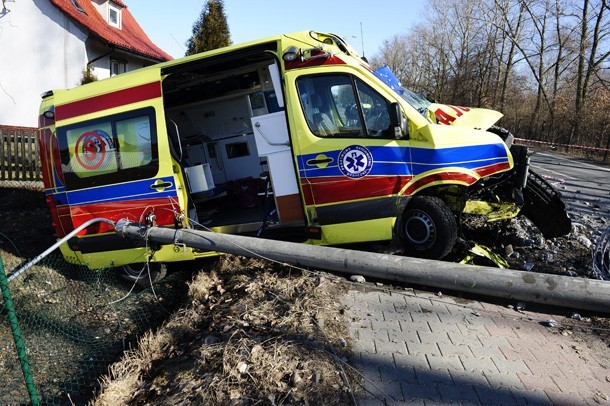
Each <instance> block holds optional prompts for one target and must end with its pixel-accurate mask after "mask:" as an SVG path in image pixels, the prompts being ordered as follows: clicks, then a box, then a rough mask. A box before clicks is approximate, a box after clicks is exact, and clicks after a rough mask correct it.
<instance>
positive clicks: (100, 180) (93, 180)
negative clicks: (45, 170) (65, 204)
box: [58, 108, 158, 189]
mask: <svg viewBox="0 0 610 406" xmlns="http://www.w3.org/2000/svg"><path fill="white" fill-rule="evenodd" d="M58 134H59V142H60V149H61V156H62V168H63V172H64V175H65V181H66V186H67V187H68V188H69V189H81V188H85V187H91V186H99V185H105V184H110V183H118V182H125V181H130V180H136V179H144V178H148V177H152V176H154V175H155V174H156V173H157V169H158V159H157V137H156V126H155V121H154V109H152V108H149V109H143V110H136V111H133V112H129V113H122V114H118V115H113V116H108V117H104V118H102V119H96V120H91V121H87V122H83V123H78V124H74V125H71V126H68V127H63V128H61V129H58Z"/></svg>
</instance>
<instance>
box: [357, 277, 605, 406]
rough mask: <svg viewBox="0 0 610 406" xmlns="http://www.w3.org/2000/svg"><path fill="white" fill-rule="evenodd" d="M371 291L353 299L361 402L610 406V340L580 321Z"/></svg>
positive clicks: (423, 295) (477, 303) (428, 295)
mask: <svg viewBox="0 0 610 406" xmlns="http://www.w3.org/2000/svg"><path fill="white" fill-rule="evenodd" d="M365 286H366V285H360V286H358V287H357V288H354V289H350V291H349V293H348V295H347V296H346V299H345V305H346V306H347V308H348V311H347V314H348V316H349V317H350V320H351V325H350V336H351V339H352V349H353V353H354V358H355V360H354V361H355V364H356V366H357V367H358V368H359V369H360V371H361V372H362V373H363V376H364V378H365V393H364V395H363V396H361V397H360V399H359V404H360V405H383V404H388V405H402V404H409V405H410V404H426V405H428V404H439V403H440V404H448V403H451V404H468V405H470V404H473V405H501V404H506V405H514V404H518V405H530V404H536V405H538V404H540V405H600V404H602V405H603V404H608V405H610V348H609V346H608V344H610V343H608V342H604V341H603V340H602V339H601V338H599V336H598V335H595V334H594V333H592V332H591V331H590V330H587V329H584V330H583V329H566V328H563V327H565V326H567V325H568V324H570V325H574V324H575V323H578V322H576V321H574V320H572V319H567V318H564V317H563V316H559V315H549V314H546V313H534V312H530V311H527V310H525V311H517V310H514V309H510V308H508V307H506V306H499V305H495V304H489V303H484V302H480V301H465V300H463V299H459V298H454V297H451V296H447V295H442V296H438V295H434V294H432V293H430V292H419V291H417V292H414V291H412V290H406V291H404V292H403V291H384V290H381V289H376V288H367V287H365ZM550 319H552V320H555V321H556V322H557V325H556V326H550V325H549V323H548V322H547V321H548V320H550ZM582 325H583V326H589V324H587V323H583V324H582Z"/></svg>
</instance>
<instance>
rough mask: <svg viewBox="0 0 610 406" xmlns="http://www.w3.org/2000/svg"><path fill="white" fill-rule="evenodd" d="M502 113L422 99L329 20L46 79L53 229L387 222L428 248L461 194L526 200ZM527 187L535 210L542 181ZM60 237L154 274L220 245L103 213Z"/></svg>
mask: <svg viewBox="0 0 610 406" xmlns="http://www.w3.org/2000/svg"><path fill="white" fill-rule="evenodd" d="M501 116H502V114H501V113H498V112H496V111H492V110H486V109H477V108H467V107H460V106H449V105H440V104H435V103H432V102H430V101H429V100H427V99H425V98H424V97H422V96H420V95H418V94H416V93H413V92H411V91H409V90H408V89H404V88H402V87H401V86H400V83H398V80H397V79H396V78H395V77H394V76H393V75H392V73H391V72H390V71H389V69H387V68H382V69H379V70H377V71H374V70H373V69H372V68H371V66H369V64H368V63H367V62H366V60H365V59H364V58H362V57H360V56H359V55H358V54H357V52H355V51H354V49H352V48H351V47H350V46H349V45H348V44H346V43H345V42H344V41H343V40H342V39H341V38H340V37H338V36H337V35H334V34H326V33H320V32H314V31H309V32H298V33H293V34H286V35H280V36H276V37H271V38H266V39H262V40H258V41H253V42H249V43H245V44H240V45H234V46H230V47H226V48H222V49H217V50H213V51H209V52H205V53H201V54H198V55H194V56H189V57H185V58H182V59H178V60H173V61H169V62H165V63H161V64H157V65H154V66H150V67H146V68H143V69H140V70H137V71H133V72H130V73H126V74H122V75H119V76H115V77H112V78H109V79H106V80H101V81H98V82H94V83H90V84H87V85H84V86H80V87H77V88H73V89H65V90H52V91H49V92H47V93H45V94H44V95H43V100H42V104H41V108H40V119H39V121H40V132H39V142H40V151H41V162H42V169H43V174H44V183H45V190H46V196H47V203H48V205H49V207H50V209H51V212H52V217H53V224H54V227H55V229H56V232H57V235H58V237H63V236H65V235H66V234H68V233H69V232H70V231H72V230H74V229H75V228H76V227H78V226H79V225H81V224H83V223H85V222H87V221H89V220H91V219H93V218H106V219H109V220H112V221H118V220H120V219H129V220H131V221H136V222H140V223H142V224H147V225H157V226H162V227H180V228H194V229H203V230H211V231H213V232H218V233H233V234H243V235H254V236H259V237H261V238H271V239H288V240H291V241H301V242H304V243H309V244H320V245H344V244H351V243H360V242H368V241H390V240H392V239H393V238H395V237H396V238H397V239H399V240H400V241H401V242H402V244H403V246H404V250H405V253H406V254H407V255H412V256H419V257H425V258H434V259H439V258H442V257H444V256H445V255H447V254H448V253H449V252H450V250H451V249H452V247H453V246H454V244H455V241H456V238H457V236H458V225H459V219H460V213H461V212H462V211H463V210H464V207H465V204H466V202H467V201H468V200H469V199H473V198H485V197H490V196H493V199H498V198H500V199H505V200H512V201H517V202H518V203H519V204H520V205H525V206H526V207H527V205H528V193H525V191H526V190H527V189H528V186H527V185H528V180H529V179H530V178H531V176H530V172H529V171H528V167H527V154H526V153H525V152H526V151H525V149H524V148H522V147H516V146H513V147H512V151H513V153H511V144H512V136H511V135H510V133H508V132H503V131H500V130H499V129H498V128H496V127H493V126H494V124H495V123H496V122H497V121H498V120H499V119H500V117H501ZM539 189H540V188H539ZM543 192H544V191H543ZM545 193H546V194H545ZM549 193H551V194H552V192H544V193H543V195H544V196H547V197H548V195H549ZM524 195H525V198H522V197H523V196H524ZM532 196H533V195H532V194H531V193H530V194H529V199H530V200H532V199H533V201H534V203H532V204H530V206H532V207H533V208H534V209H530V212H536V210H537V208H539V207H540V205H541V203H544V202H542V200H544V199H541V198H536V197H535V196H534V197H533V198H532ZM544 196H543V197H544ZM544 204H548V202H546V203H544ZM561 206H562V205H561ZM542 211H544V209H543V210H542ZM544 214H545V215H546V213H544ZM563 215H564V216H565V212H563ZM532 217H539V219H541V218H543V217H545V216H542V215H540V213H538V214H536V213H534V215H532ZM568 222H569V220H568ZM543 228H544V229H545V230H544V232H545V233H546V235H548V236H552V235H559V234H561V233H565V232H566V228H565V224H564V226H562V227H558V226H556V225H548V224H547V225H542V227H541V229H543ZM568 231H569V230H568ZM61 250H62V253H63V255H64V257H65V258H66V259H67V260H68V261H70V262H73V263H80V264H86V265H88V266H89V267H92V268H98V267H107V266H113V267H117V268H121V269H123V270H124V272H125V273H126V275H127V276H128V277H129V278H131V279H137V278H138V277H140V275H141V273H140V272H139V270H140V269H141V268H142V266H143V265H142V264H145V263H149V264H150V265H151V268H150V269H151V270H153V271H154V272H155V275H161V274H163V273H164V264H165V263H167V262H173V261H183V260H190V259H194V258H198V257H203V256H209V255H215V253H210V252H199V251H197V250H194V249H190V248H184V249H183V248H182V247H176V246H155V245H154V244H149V243H147V242H146V241H141V242H133V241H130V240H127V239H123V238H121V237H120V236H118V235H117V234H116V232H115V230H114V229H113V227H112V226H111V225H108V224H106V223H96V224H94V225H91V226H90V227H88V228H86V229H85V230H83V231H82V232H81V233H79V234H78V235H77V236H75V237H74V238H71V239H70V240H69V241H68V242H67V243H66V244H64V245H62V248H61ZM146 278H147V280H148V276H146Z"/></svg>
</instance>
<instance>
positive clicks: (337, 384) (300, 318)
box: [94, 256, 358, 405]
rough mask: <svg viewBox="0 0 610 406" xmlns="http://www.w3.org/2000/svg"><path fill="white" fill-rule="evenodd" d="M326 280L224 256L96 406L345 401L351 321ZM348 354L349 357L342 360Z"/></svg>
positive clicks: (115, 370)
mask: <svg viewBox="0 0 610 406" xmlns="http://www.w3.org/2000/svg"><path fill="white" fill-rule="evenodd" d="M338 289H339V288H338V285H337V284H333V283H330V281H328V280H327V279H326V278H325V277H324V276H319V275H312V274H309V273H303V272H301V271H295V270H292V271H291V270H290V268H287V267H281V266H277V265H275V266H274V265H269V264H268V263H266V262H263V261H260V260H246V259H244V258H241V257H236V256H226V257H223V258H222V259H219V260H218V262H217V263H216V264H215V265H214V266H213V267H212V269H210V270H208V271H204V272H201V273H199V274H198V275H197V276H196V277H195V279H194V280H193V282H192V283H191V284H190V288H189V298H190V305H189V306H187V307H186V308H184V309H183V310H181V311H180V312H179V313H177V314H175V315H174V316H172V317H171V318H170V320H169V321H168V322H167V323H166V324H165V325H164V327H163V328H161V329H160V330H159V331H158V332H156V333H148V334H146V335H145V336H144V337H143V338H142V339H141V341H140V343H139V346H138V348H137V349H135V350H133V351H131V352H130V353H128V354H127V355H126V356H125V357H124V359H123V360H122V361H121V362H119V363H117V364H114V365H113V366H112V367H111V369H110V374H109V375H108V376H107V377H105V378H104V379H103V382H102V387H103V388H104V389H103V390H102V392H101V393H100V394H99V396H98V398H97V399H96V400H95V401H94V404H96V405H116V404H159V405H161V404H185V405H186V404H206V405H250V404H252V405H254V404H269V405H276V404H277V405H279V404H312V405H319V404H346V403H351V402H352V393H353V389H354V388H355V387H358V385H357V382H355V376H354V375H353V373H352V372H351V371H349V370H346V369H344V361H345V358H344V357H345V353H343V352H342V351H347V344H348V343H347V340H348V332H347V324H346V323H347V321H346V319H344V317H343V309H342V308H341V307H340V305H338V304H337V303H338V301H337V300H336V297H337V295H338V294H341V293H342V292H339V291H338ZM342 357H343V358H342Z"/></svg>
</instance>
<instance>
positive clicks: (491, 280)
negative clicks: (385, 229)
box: [116, 221, 610, 313]
mask: <svg viewBox="0 0 610 406" xmlns="http://www.w3.org/2000/svg"><path fill="white" fill-rule="evenodd" d="M116 229H117V231H118V232H119V234H121V235H123V236H124V237H128V238H134V239H141V238H148V239H149V240H150V241H154V242H158V243H161V244H184V245H186V246H188V247H192V248H199V249H202V250H209V251H217V252H224V253H230V254H236V255H242V256H246V257H259V256H260V257H265V258H269V259H273V260H275V261H280V262H283V263H290V264H294V265H297V266H299V267H312V268H317V269H326V270H330V271H335V272H341V273H346V274H350V275H354V274H357V275H363V276H367V277H370V278H378V279H382V280H389V281H398V282H406V283H411V284H416V285H421V286H430V287H435V288H440V289H450V290H456V291H462V292H468V293H475V294H480V295H487V296H493V297H501V298H505V299H513V300H520V301H526V302H535V303H543V304H548V305H554V306H562V307H567V308H571V309H579V310H589V311H594V312H602V313H610V282H606V281H600V280H593V279H585V278H575V277H569V276H558V275H550V274H539V273H533V272H525V271H516V270H511V269H497V268H491V267H483V266H471V265H462V264H455V263H449V262H441V261H432V260H425V259H418V258H410V257H403V256H397V255H387V254H377V253H371V252H363V251H354V250H348V249H341V248H332V247H320V246H315V245H307V244H299V243H291V242H284V241H275V240H266V239H261V238H253V237H243V236H237V235H230V234H217V233H212V232H207V231H198V230H190V229H179V230H176V229H169V228H159V227H150V228H145V227H142V226H140V225H139V224H136V223H129V222H125V221H121V222H119V223H117V226H116Z"/></svg>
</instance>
